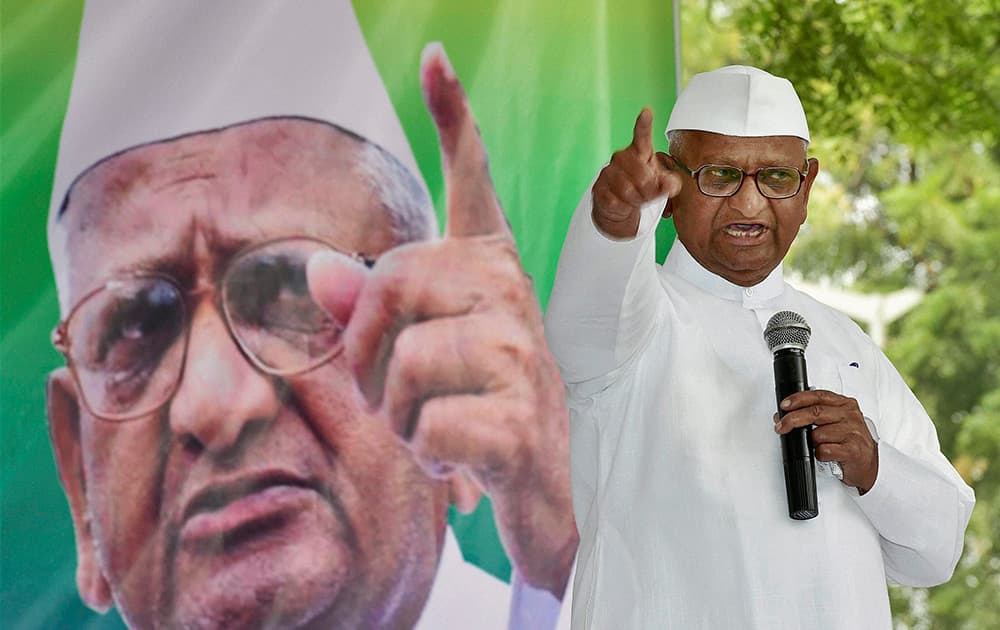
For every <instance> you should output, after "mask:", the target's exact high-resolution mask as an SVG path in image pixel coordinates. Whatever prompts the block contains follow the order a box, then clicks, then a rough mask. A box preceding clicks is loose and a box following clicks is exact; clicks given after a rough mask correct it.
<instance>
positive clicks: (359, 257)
mask: <svg viewBox="0 0 1000 630" xmlns="http://www.w3.org/2000/svg"><path fill="white" fill-rule="evenodd" d="M301 240H305V241H312V242H314V243H316V244H318V245H321V246H323V247H326V248H329V249H331V250H333V251H335V252H337V253H339V254H342V255H344V256H347V257H348V258H351V259H353V260H356V261H358V262H360V263H361V264H363V265H364V266H365V267H367V268H369V269H370V268H371V267H374V266H375V262H376V261H377V258H374V257H371V256H367V255H365V254H362V253H360V252H352V253H347V252H345V251H344V250H343V249H341V248H339V247H337V246H336V245H333V244H332V243H329V242H327V241H325V240H323V239H321V238H316V237H314V236H310V235H306V234H292V235H288V236H280V237H277V238H272V239H268V240H266V241H262V242H260V243H254V244H252V245H249V246H247V247H245V248H243V249H241V250H240V251H239V252H237V253H236V254H235V255H234V256H233V257H232V258H231V259H230V261H229V262H228V263H227V264H226V267H225V268H224V270H223V272H222V274H221V276H220V277H221V278H223V279H224V278H226V276H227V275H228V273H229V271H230V269H232V264H233V262H235V261H238V260H240V259H242V258H243V257H244V256H246V255H247V254H250V253H252V252H254V251H256V250H258V249H263V248H265V247H270V246H271V245H274V244H276V243H282V242H284V241H301ZM141 279H155V280H160V281H163V282H166V283H167V284H169V285H170V286H171V288H173V289H174V290H175V291H176V292H177V294H178V295H180V296H182V297H190V296H192V295H197V294H198V293H201V292H202V291H204V289H202V288H198V289H192V290H184V289H182V288H181V286H180V283H179V282H177V280H176V279H174V278H173V277H172V276H170V275H169V274H165V273H162V272H157V271H151V272H142V273H127V274H118V275H114V276H112V277H110V278H108V279H106V280H105V281H104V282H102V283H101V284H100V285H99V286H97V287H94V288H93V289H91V290H90V291H88V292H87V293H85V294H84V295H83V296H82V297H81V298H80V299H79V300H77V301H76V303H75V304H73V306H72V307H71V308H70V309H69V312H68V313H67V314H66V317H64V318H63V319H61V320H60V321H59V323H58V324H56V326H55V328H54V329H53V330H52V334H51V341H52V346H53V347H54V348H55V349H56V350H57V351H58V352H59V353H60V354H61V355H63V358H64V359H65V361H66V367H67V369H68V370H69V371H70V374H71V375H72V377H73V382H74V383H75V384H76V388H77V391H78V392H79V395H80V399H81V400H82V401H83V405H84V407H85V408H86V409H87V411H88V412H90V413H91V414H92V415H93V416H94V417H96V418H100V419H101V420H105V421H108V422H127V421H129V420H135V419H137V418H141V417H143V416H146V415H149V414H151V413H154V412H156V411H158V410H159V409H161V408H162V407H163V406H164V405H166V404H167V403H168V402H170V401H171V400H173V398H174V396H175V395H176V394H177V389H178V388H179V387H180V384H181V382H182V381H183V380H184V369H185V367H186V366H187V354H188V349H189V345H190V338H191V321H190V318H189V317H188V306H187V300H181V302H180V316H181V321H182V324H183V328H184V339H183V343H184V348H183V350H182V352H181V357H180V369H179V370H178V371H177V377H176V378H175V379H174V383H173V385H172V386H171V387H170V389H169V392H168V393H167V394H166V395H165V396H164V398H163V400H162V401H160V402H158V403H156V404H152V405H149V406H147V407H143V408H140V409H139V410H138V411H136V410H131V411H128V412H125V413H120V414H108V413H102V412H98V411H97V410H96V409H94V408H93V407H92V406H91V404H90V401H89V400H88V399H87V393H86V392H85V391H84V387H83V384H82V383H81V381H80V377H79V374H78V373H77V370H76V366H75V365H74V362H73V355H72V352H71V346H72V342H73V340H72V338H71V337H70V334H69V328H70V324H71V322H72V321H73V318H74V316H75V315H76V314H77V313H79V312H80V310H81V309H82V307H83V306H84V305H85V304H86V303H87V302H88V301H90V300H91V299H92V298H94V296H96V295H98V294H100V293H101V292H102V291H106V290H111V289H112V288H113V285H114V284H115V283H118V282H122V281H134V280H141ZM223 282H224V281H223ZM216 294H217V295H216V301H217V302H218V303H217V304H216V308H217V309H218V310H219V312H220V313H221V314H222V316H223V317H222V319H223V321H224V322H225V326H226V332H227V333H229V337H230V339H232V341H233V343H235V344H236V347H237V348H239V350H240V354H242V355H243V357H244V358H245V359H246V360H247V362H248V363H250V365H252V366H253V367H254V369H256V370H258V371H259V372H261V373H262V374H265V375H268V376H281V377H286V376H298V375H301V374H306V373H308V372H310V371H312V370H315V369H316V368H318V367H320V366H321V365H323V364H325V363H327V362H329V361H330V360H332V359H333V358H334V357H336V356H337V355H338V354H340V352H342V351H343V345H342V344H337V345H336V346H335V347H334V348H333V349H332V350H331V351H330V352H329V353H328V354H326V355H324V356H322V357H320V358H319V359H317V360H316V361H315V362H311V363H310V364H308V365H307V366H306V367H304V368H301V369H295V370H281V369H275V368H272V367H270V366H268V365H267V364H265V363H264V362H263V361H261V360H260V359H258V358H257V356H256V355H255V354H254V353H253V352H252V351H250V349H249V348H247V347H246V345H245V344H244V342H243V341H242V340H241V339H240V337H239V336H238V335H237V334H236V333H235V332H234V330H233V322H232V321H231V317H230V314H229V309H228V306H227V305H226V304H225V303H222V302H223V298H222V294H223V292H222V291H221V290H219V291H217V292H216Z"/></svg>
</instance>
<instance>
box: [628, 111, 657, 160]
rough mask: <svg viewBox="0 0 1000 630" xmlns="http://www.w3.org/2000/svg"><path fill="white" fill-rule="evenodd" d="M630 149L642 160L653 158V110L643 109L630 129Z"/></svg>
mask: <svg viewBox="0 0 1000 630" xmlns="http://www.w3.org/2000/svg"><path fill="white" fill-rule="evenodd" d="M632 147H633V148H634V149H635V151H636V152H637V153H638V154H639V156H640V157H642V158H644V159H647V160H648V159H652V157H653V110H651V109H650V108H648V107H643V108H642V111H641V112H639V117H638V118H636V119H635V127H634V128H633V129H632Z"/></svg>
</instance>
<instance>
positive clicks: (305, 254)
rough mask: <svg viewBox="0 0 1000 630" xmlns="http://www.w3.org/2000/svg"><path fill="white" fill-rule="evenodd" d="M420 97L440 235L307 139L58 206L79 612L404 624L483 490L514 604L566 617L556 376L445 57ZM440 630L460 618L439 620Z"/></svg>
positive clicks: (177, 143)
mask: <svg viewBox="0 0 1000 630" xmlns="http://www.w3.org/2000/svg"><path fill="white" fill-rule="evenodd" d="M422 81H423V86H424V90H425V94H426V95H427V99H428V106H429V108H430V110H431V113H432V115H433V118H434V120H435V122H436V123H437V126H438V131H439V136H440V140H441V145H442V155H443V160H444V165H445V177H446V182H447V186H448V229H447V238H445V239H443V240H429V239H432V237H433V236H435V233H436V224H435V221H434V218H433V214H432V209H431V207H430V204H429V201H428V199H427V197H426V195H425V194H424V193H423V190H422V188H421V186H420V185H419V183H418V181H417V180H416V179H415V178H414V177H413V175H412V174H411V173H409V172H408V170H407V169H406V168H405V167H404V166H403V165H402V164H401V163H400V162H399V161H398V160H397V159H396V158H395V157H394V156H393V155H392V154H390V153H388V152H386V151H385V150H384V149H382V148H380V147H379V146H377V145H374V144H371V143H370V142H368V141H366V140H365V139H363V138H361V137H359V136H357V135H355V134H353V133H351V132H348V131H345V130H344V129H341V128H339V127H336V126H333V125H331V124H329V123H326V122H322V121H317V120H312V119H305V118H289V117H277V118H265V119H258V120H252V121H247V122H243V123H239V124H234V125H232V126H228V127H225V128H222V129H216V130H209V131H204V132H197V133H192V134H188V135H184V136H181V137H178V138H173V139H168V140H164V141H157V142H152V143H149V144H145V145H142V146H138V147H134V148H131V149H128V150H125V151H123V152H120V153H117V154H114V155H112V156H110V157H108V158H106V159H103V160H101V161H99V162H98V163H97V164H95V165H93V166H91V167H90V168H88V169H87V170H86V171H85V172H83V173H82V174H81V175H80V176H79V177H78V178H77V179H76V180H75V182H74V183H73V185H72V187H71V188H70V189H69V192H68V194H67V195H66V199H65V202H64V203H63V205H62V207H61V209H60V210H59V215H58V217H57V218H56V219H55V220H54V222H53V224H52V228H51V229H52V232H51V233H50V242H52V243H65V251H61V250H54V251H53V261H54V269H55V273H56V277H57V284H58V286H59V287H60V291H61V293H60V303H61V304H62V305H63V320H62V322H60V324H59V326H58V328H57V330H56V334H55V342H56V345H57V347H58V348H59V349H60V350H61V351H62V352H63V353H64V354H65V356H66V362H67V366H66V367H65V368H62V369H59V370H57V371H56V372H54V373H53V374H52V376H51V377H50V380H49V386H48V404H49V417H50V426H51V437H52V442H53V447H54V451H55V455H56V462H57V465H58V469H59V474H60V478H61V480H62V483H63V486H64V489H65V491H66V494H67V497H68V499H69V503H70V508H71V512H72V516H73V521H74V525H75V531H76V542H77V553H78V559H79V564H78V572H77V582H78V586H79V590H80V593H81V595H82V597H83V599H84V600H85V601H86V602H87V603H88V604H89V605H90V606H91V607H93V608H95V609H98V610H106V609H107V608H108V607H109V606H111V605H112V604H113V605H115V606H116V607H117V608H118V610H119V611H120V613H121V614H122V616H123V617H124V619H125V620H126V621H127V623H128V624H129V625H130V626H131V627H135V628H166V627H171V628H249V627H255V628H256V627H269V628H272V627H273V628H278V627H282V628H286V627H287V628H291V627H296V628H297V627H315V628H408V627H412V626H413V625H414V624H416V623H417V622H418V620H420V619H421V616H422V613H423V611H424V608H425V606H431V605H433V604H428V598H429V594H430V591H431V586H432V584H433V582H434V580H435V572H436V570H437V567H438V561H439V557H440V555H441V553H442V547H443V546H444V545H445V535H446V517H447V509H448V506H449V504H451V503H454V504H456V505H457V506H459V507H464V508H469V507H472V506H474V505H475V504H476V502H477V500H478V498H479V496H480V493H481V492H482V491H485V492H486V493H488V494H489V495H490V497H491V498H492V499H493V504H494V509H495V513H496V519H497V526H498V529H499V531H500V535H501V538H502V540H503V542H504V545H505V548H506V550H507V552H508V554H509V556H510V557H511V559H512V562H513V564H514V567H515V582H516V583H517V584H516V585H515V589H520V590H519V591H518V592H520V593H521V596H522V598H521V601H520V603H521V604H525V605H528V606H529V607H530V605H531V603H532V602H535V603H537V602H538V601H539V599H538V597H539V596H541V597H543V599H544V598H548V599H547V600H546V601H551V602H554V603H555V611H554V612H555V614H556V615H557V614H558V602H559V600H560V599H561V597H562V592H563V589H564V588H565V584H566V581H567V579H568V576H569V571H570V567H571V563H572V560H573V555H574V552H575V548H576V532H575V529H574V527H573V522H572V513H571V509H570V497H569V474H568V470H567V468H566V464H565V462H564V457H566V455H567V451H568V435H567V427H566V412H565V406H564V401H563V397H562V392H561V388H560V387H559V386H558V372H557V370H556V367H555V364H554V362H553V361H552V359H551V357H550V355H549V354H548V352H547V350H546V349H545V345H544V340H543V336H542V326H541V316H540V313H539V311H538V306H537V303H536V301H535V299H534V295H533V291H532V288H531V285H530V282H529V280H528V279H527V277H526V276H525V275H524V273H523V271H522V270H521V267H520V264H519V261H518V256H517V251H516V248H515V246H514V244H513V241H512V239H511V237H510V234H509V232H508V231H507V226H506V223H505V220H504V217H503V213H502V211H501V209H500V207H499V205H498V203H497V200H496V196H495V194H494V193H493V188H492V183H491V181H490V178H489V174H488V171H487V168H486V155H485V152H484V149H483V147H482V145H481V142H480V140H479V136H478V134H477V133H476V130H475V124H474V121H473V119H472V116H471V113H470V112H469V110H468V107H467V103H466V100H465V96H464V93H463V92H462V89H461V86H460V85H459V83H458V81H457V79H456V78H455V75H454V73H453V72H452V70H451V68H450V66H449V65H448V62H447V60H446V58H445V57H444V54H443V51H441V50H439V49H430V51H429V54H428V55H427V56H426V58H425V61H424V64H423V67H422ZM372 265H373V266H372ZM313 296H315V299H314V297H313ZM453 544H454V543H452V545H453ZM460 587H461V585H455V584H453V585H451V586H450V588H453V589H454V588H460ZM432 599H433V598H432ZM517 614H526V615H527V617H530V618H531V619H533V620H534V622H535V623H537V624H538V625H544V624H545V623H547V622H551V621H554V616H553V614H552V611H547V612H546V611H541V612H539V611H538V610H537V609H535V610H528V611H527V612H525V611H523V610H522V611H517V610H515V617H514V620H513V621H512V624H515V625H516V624H517V623H518V621H517V619H518V617H517V616H516V615H517ZM449 619H450V622H451V623H456V624H459V625H463V626H467V625H468V624H469V623H472V622H473V620H469V619H466V620H463V619H461V618H460V617H457V616H456V617H453V618H449V617H448V615H447V611H445V613H444V614H443V618H442V617H441V616H439V617H438V618H437V619H436V620H433V619H432V620H429V619H427V617H426V616H425V617H424V625H426V626H427V627H442V621H449ZM479 621H480V622H484V623H487V624H490V625H494V624H496V623H497V622H498V621H499V622H501V623H502V620H497V619H483V618H481V617H480V618H479Z"/></svg>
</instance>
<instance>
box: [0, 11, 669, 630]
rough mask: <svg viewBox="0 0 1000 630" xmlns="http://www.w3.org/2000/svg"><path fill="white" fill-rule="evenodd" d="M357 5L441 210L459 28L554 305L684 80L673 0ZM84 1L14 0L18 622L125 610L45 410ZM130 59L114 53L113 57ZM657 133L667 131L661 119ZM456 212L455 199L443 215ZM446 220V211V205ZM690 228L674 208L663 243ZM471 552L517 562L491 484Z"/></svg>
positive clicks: (6, 250) (5, 277)
mask: <svg viewBox="0 0 1000 630" xmlns="http://www.w3.org/2000/svg"><path fill="white" fill-rule="evenodd" d="M354 4H355V10H356V12H357V16H358V20H359V22H360V23H361V26H362V29H363V31H364V33H365V37H366V39H367V41H368V45H369V48H370V49H371V52H372V55H373V56H374V59H375V62H376V64H377V66H378V68H379V71H380V72H381V74H382V78H383V80H384V82H385V85H386V88H387V89H388V91H389V94H390V96H391V98H392V101H393V104H394V105H395V107H396V111H397V113H398V114H399V118H400V120H401V121H402V124H403V127H404V129H405V131H406V134H407V136H408V138H409V140H410V143H411V146H412V148H413V152H414V155H415V156H416V159H417V162H418V164H419V166H420V169H421V171H422V172H423V176H424V178H425V180H426V182H427V185H428V188H429V189H430V191H431V194H432V195H433V197H434V199H435V205H436V207H437V208H438V210H439V213H440V212H441V209H442V208H443V195H442V192H443V191H442V186H441V169H440V163H439V156H438V144H437V138H436V136H435V132H434V128H433V126H432V124H431V121H430V118H429V117H428V115H427V113H426V111H425V109H424V106H423V101H422V99H421V95H420V89H419V85H418V64H419V56H420V51H421V49H422V48H423V46H424V44H426V43H427V42H429V41H441V42H443V43H444V45H445V48H446V50H447V51H448V54H449V57H450V58H451V60H452V62H453V64H454V66H455V69H456V71H457V73H458V75H459V77H460V78H461V80H462V82H463V84H464V85H465V87H466V90H467V91H468V93H469V98H470V101H471V103H472V107H473V110H474V112H475V114H476V117H477V120H478V121H479V124H480V129H481V132H482V135H483V138H484V141H485V143H486V146H487V148H488V150H489V154H490V163H491V170H492V173H493V177H494V179H495V182H496V186H497V191H498V194H499V196H500V200H501V202H502V203H503V205H504V207H505V209H506V211H507V215H508V217H509V219H510V222H511V225H512V228H513V230H514V234H515V237H516V238H517V242H518V245H519V248H520V251H521V254H522V258H523V261H524V266H525V268H526V270H527V272H528V273H530V274H531V275H532V276H533V278H534V280H535V286H536V288H537V291H538V297H539V300H540V301H541V303H542V305H543V306H544V304H545V302H546V300H547V299H548V294H549V289H550V287H551V284H552V279H553V276H554V273H555V266H556V262H557V260H558V255H559V249H560V247H561V245H562V239H563V235H564V234H565V230H566V225H567V223H568V221H569V218H570V215H571V213H572V211H573V209H574V208H575V207H576V204H577V202H578V200H579V198H580V195H581V193H582V192H583V190H584V189H585V188H586V186H587V185H588V184H589V182H590V181H591V180H592V178H593V177H594V175H595V174H596V172H597V169H599V168H600V167H601V166H602V165H603V164H604V162H606V161H607V159H608V157H609V156H610V153H611V151H612V150H614V149H615V148H619V147H622V146H624V145H626V144H627V143H628V142H629V141H630V138H631V131H632V124H633V122H634V119H635V116H636V115H637V114H638V112H639V110H640V108H641V107H642V106H643V105H650V106H652V107H653V108H654V110H655V112H656V119H655V121H654V128H655V129H662V128H663V127H664V126H665V124H666V118H667V114H668V113H669V108H670V105H671V104H672V102H673V98H674V96H675V85H676V81H675V76H674V68H675V63H674V42H673V23H672V6H671V3H670V2H666V1H665V0H627V1H623V2H615V3H611V2H598V3H586V4H578V3H540V2H534V1H529V0H506V1H503V2H491V1H487V0H474V1H463V0H429V1H427V2H419V3H415V2H412V1H405V0H391V1H389V2H365V1H356V2H355V3H354ZM82 5H83V3H82V2H80V1H79V0H2V1H0V70H2V77H0V202H2V206H0V235H2V239H0V278H2V292H0V335H2V336H0V370H2V380H0V388H2V389H0V516H2V523H0V558H2V564H0V627H3V628H12V629H13V628H116V627H121V626H122V624H121V621H120V620H119V619H118V617H117V615H115V614H114V613H111V614H109V615H107V616H105V617H99V616H97V615H94V614H93V613H91V612H89V611H88V610H87V609H86V608H85V607H84V606H83V605H82V604H81V603H80V601H79V598H78V597H77V594H76V585H75V583H74V572H75V567H76V553H75V551H74V547H73V532H72V526H71V523H70V518H69V510H68V508H67V506H66V501H65V499H64V496H63V493H62V490H61V489H60V487H59V482H58V479H57V477H56V473H55V466H54V464H53V461H52V454H51V449H50V447H49V443H48V436H47V433H46V423H45V405H44V381H45V375H46V374H47V372H48V371H49V370H51V369H53V368H55V367H57V366H58V365H60V364H61V357H59V355H58V354H57V353H56V352H55V351H54V350H53V349H52V347H51V344H50V343H49V333H50V331H51V329H52V327H53V326H54V325H55V323H56V322H57V320H58V307H57V303H56V294H55V289H54V286H53V283H52V275H51V269H50V266H49V258H48V254H47V249H46V241H45V222H46V214H47V210H48V205H49V196H50V190H51V185H52V175H53V170H54V165H55V157H56V151H57V147H58V141H59V132H60V127H61V124H62V118H63V114H64V111H65V107H66V102H67V98H68V95H69V87H70V83H71V81H72V75H73V68H74V54H75V49H76V40H77V35H78V31H79V22H80V17H81V14H82ZM108 71H109V72H113V71H114V69H113V68H109V70H108ZM656 144H657V148H658V149H660V150H665V149H666V140H665V139H664V138H663V137H662V136H661V135H657V137H656ZM439 216H441V215H439ZM441 219H442V221H443V216H441ZM672 238H673V234H672V233H670V232H669V228H668V227H666V226H663V227H662V228H661V232H660V234H659V239H660V247H659V249H660V257H661V258H662V256H663V253H664V251H665V246H666V244H668V243H669V242H670V241H671V240H672ZM452 525H453V528H454V530H455V532H456V534H457V536H458V538H459V540H460V544H461V546H462V550H463V553H464V554H465V556H466V558H468V559H469V560H471V561H473V562H475V563H476V564H478V565H480V566H482V567H483V568H484V569H486V570H487V571H489V572H491V573H493V574H494V575H497V576H499V577H501V578H504V579H507V578H508V577H509V572H510V566H509V563H508V562H507V560H506V558H505V557H504V556H503V552H502V549H501V547H500V545H499V541H498V539H497V537H496V531H495V529H494V527H493V520H492V513H491V511H490V508H489V504H488V502H486V501H484V502H483V503H482V504H481V505H480V508H479V509H478V510H477V511H476V512H475V513H474V514H472V515H471V516H468V517H458V516H455V515H453V518H452Z"/></svg>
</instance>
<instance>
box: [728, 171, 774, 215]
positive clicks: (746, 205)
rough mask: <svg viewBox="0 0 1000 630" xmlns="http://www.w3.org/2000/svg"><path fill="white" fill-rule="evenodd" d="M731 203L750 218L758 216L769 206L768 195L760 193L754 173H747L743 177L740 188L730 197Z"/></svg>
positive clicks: (735, 208)
mask: <svg viewBox="0 0 1000 630" xmlns="http://www.w3.org/2000/svg"><path fill="white" fill-rule="evenodd" d="M729 205H730V206H731V207H732V208H733V209H734V210H736V211H738V212H739V213H740V214H742V215H743V216H744V217H746V218H748V219H752V218H753V217H756V216H757V215H758V214H760V213H761V212H762V211H763V210H764V208H766V207H767V197H765V196H764V195H762V194H760V190H759V189H758V188H757V179H756V176H755V175H754V174H753V173H747V174H746V175H745V176H744V177H743V181H742V182H741V183H740V188H739V190H737V191H736V193H735V194H734V195H733V196H732V197H729Z"/></svg>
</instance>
